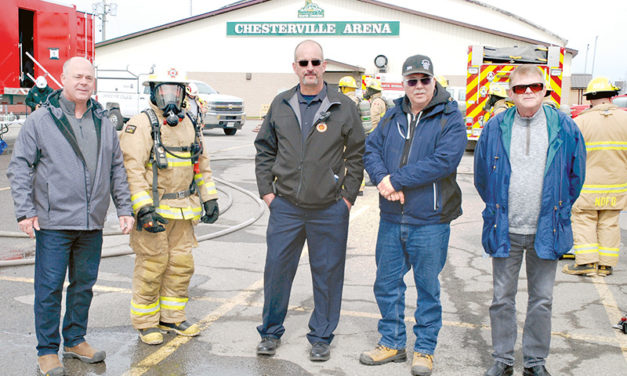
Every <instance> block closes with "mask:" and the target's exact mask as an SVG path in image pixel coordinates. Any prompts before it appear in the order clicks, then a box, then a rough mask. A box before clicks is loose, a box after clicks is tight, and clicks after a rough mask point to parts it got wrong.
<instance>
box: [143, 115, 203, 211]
mask: <svg viewBox="0 0 627 376" xmlns="http://www.w3.org/2000/svg"><path fill="white" fill-rule="evenodd" d="M142 112H143V113H145V114H146V116H148V120H149V121H150V126H151V135H152V141H153V147H152V150H151V155H150V162H151V163H152V200H153V202H154V206H155V207H158V206H159V192H158V189H157V186H158V173H159V169H163V168H167V167H168V159H167V154H171V155H172V156H174V157H176V158H179V159H191V161H192V165H193V166H194V173H195V174H196V173H199V169H198V158H199V157H200V155H201V154H202V151H203V144H202V138H201V137H200V129H199V127H198V126H197V125H196V124H197V123H196V121H195V120H194V119H192V117H191V116H189V114H188V117H189V119H190V121H191V122H192V124H193V125H194V133H195V137H194V143H193V144H191V145H190V146H181V147H178V146H171V147H166V146H165V145H164V144H163V142H162V141H161V124H159V119H158V118H157V114H155V112H154V111H153V110H152V109H150V108H148V109H146V110H144V111H142ZM175 151H176V152H190V154H191V156H189V157H186V156H181V155H177V154H175V153H174V152H175ZM197 188H198V187H197V186H196V181H195V180H194V179H192V182H191V184H190V188H189V189H187V190H184V191H180V192H175V193H164V194H163V196H162V197H161V198H162V199H178V198H185V197H189V196H191V195H193V194H194V193H195V192H199V194H200V191H199V190H198V189H197Z"/></svg>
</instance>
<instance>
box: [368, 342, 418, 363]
mask: <svg viewBox="0 0 627 376" xmlns="http://www.w3.org/2000/svg"><path fill="white" fill-rule="evenodd" d="M406 360H407V352H406V351H405V349H400V350H396V349H391V348H389V347H386V346H383V345H377V347H375V348H374V350H370V351H364V352H362V353H361V355H360V356H359V362H360V363H361V364H365V365H368V366H377V365H379V364H385V363H389V362H404V361H406Z"/></svg>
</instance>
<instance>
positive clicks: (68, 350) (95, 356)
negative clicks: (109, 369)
mask: <svg viewBox="0 0 627 376" xmlns="http://www.w3.org/2000/svg"><path fill="white" fill-rule="evenodd" d="M63 350H64V351H63V356H65V357H68V358H76V359H78V360H80V361H81V362H85V363H98V362H102V361H103V360H105V358H106V356H107V354H106V353H105V352H104V351H98V350H96V349H94V348H93V347H91V346H90V345H89V343H87V342H81V343H79V344H78V345H76V346H74V347H65V346H63Z"/></svg>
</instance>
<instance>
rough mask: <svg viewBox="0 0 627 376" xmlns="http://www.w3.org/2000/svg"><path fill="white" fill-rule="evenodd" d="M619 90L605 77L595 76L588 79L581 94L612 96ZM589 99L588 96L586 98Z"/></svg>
mask: <svg viewBox="0 0 627 376" xmlns="http://www.w3.org/2000/svg"><path fill="white" fill-rule="evenodd" d="M619 91H620V88H618V87H616V86H614V85H612V83H611V82H610V80H608V79H607V78H606V77H596V78H593V79H592V80H590V82H589V83H588V87H587V88H586V91H585V92H584V93H583V95H585V96H586V98H587V97H588V96H597V97H613V96H615V95H616V94H618V92H619ZM588 99H589V98H588Z"/></svg>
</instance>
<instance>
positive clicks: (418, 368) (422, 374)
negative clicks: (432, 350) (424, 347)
mask: <svg viewBox="0 0 627 376" xmlns="http://www.w3.org/2000/svg"><path fill="white" fill-rule="evenodd" d="M431 371H433V355H429V354H422V353H419V352H414V360H413V361H412V362H411V374H412V375H414V376H429V375H431Z"/></svg>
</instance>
